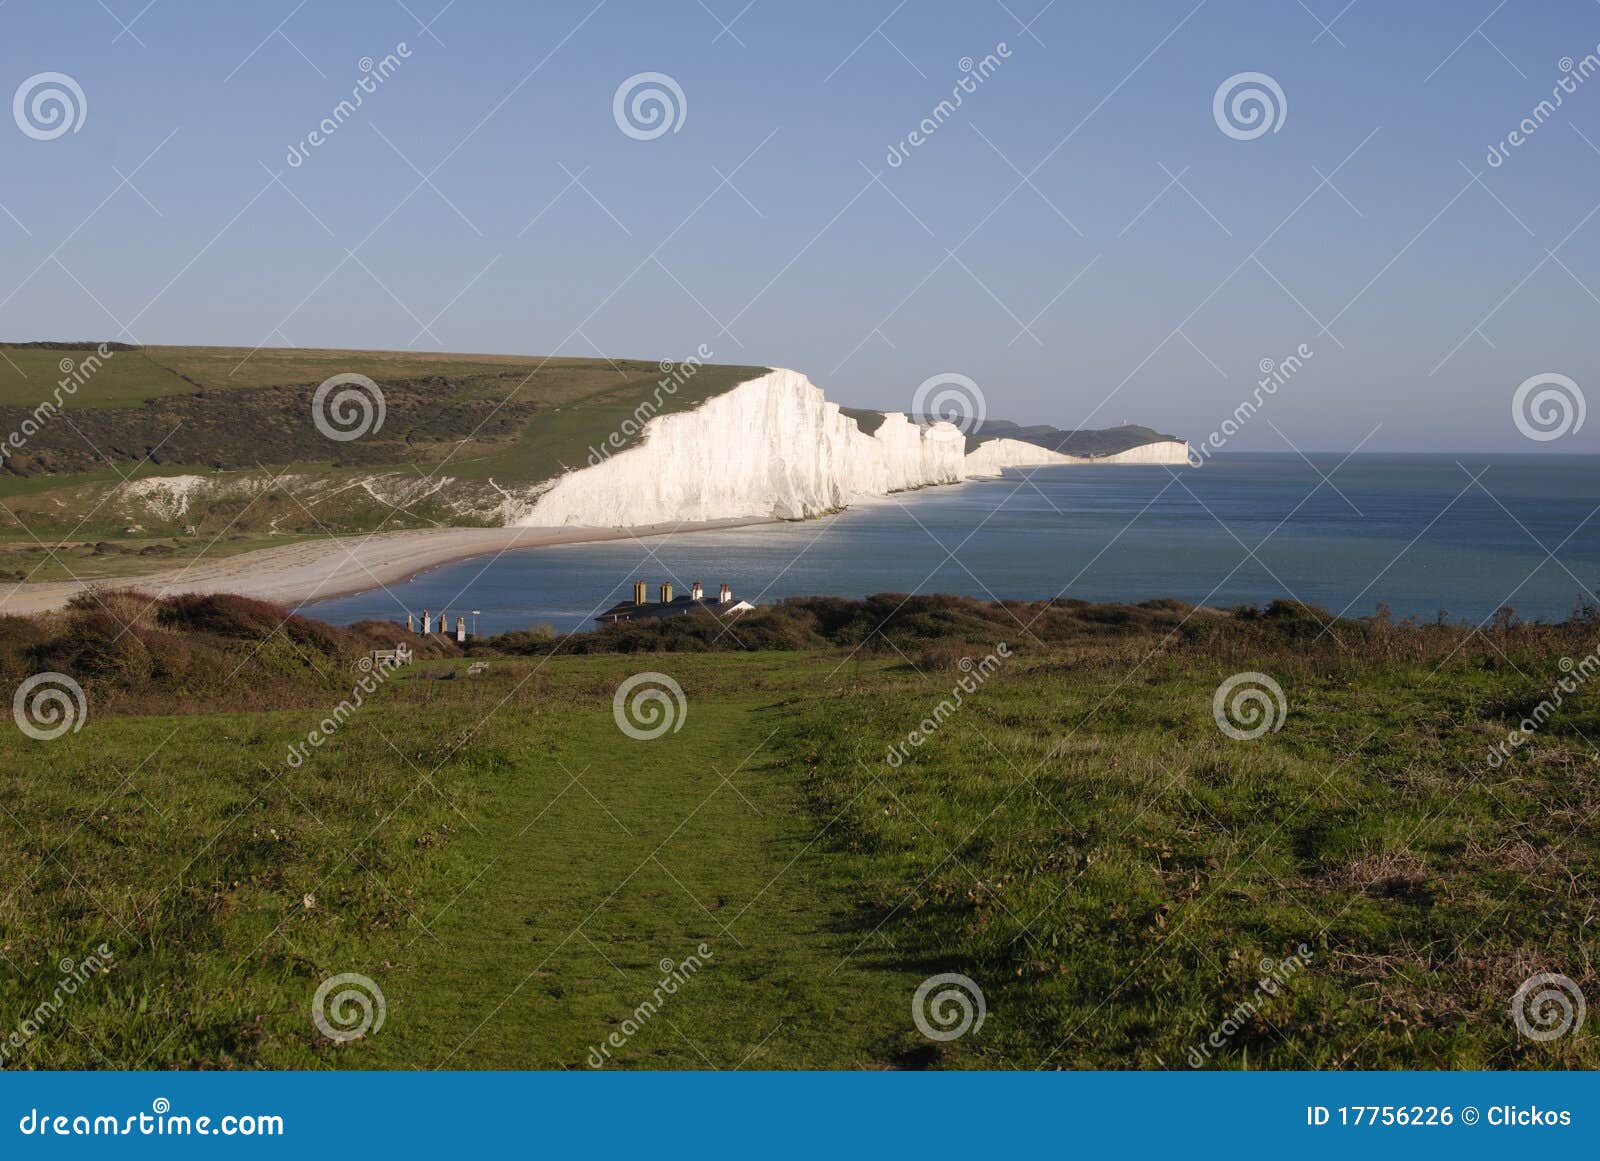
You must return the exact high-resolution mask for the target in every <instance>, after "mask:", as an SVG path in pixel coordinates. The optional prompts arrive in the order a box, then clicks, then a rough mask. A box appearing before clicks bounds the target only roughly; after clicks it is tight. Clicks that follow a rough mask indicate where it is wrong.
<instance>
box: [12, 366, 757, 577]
mask: <svg viewBox="0 0 1600 1161" xmlns="http://www.w3.org/2000/svg"><path fill="white" fill-rule="evenodd" d="M72 368H76V369H77V372H78V373H77V374H76V376H75V377H74V376H73V375H72V370H71V369H72ZM86 369H92V370H86ZM764 371H765V368H763V367H749V366H724V365H713V364H707V365H704V366H700V367H696V368H693V369H692V373H689V371H688V370H685V369H683V368H681V367H680V368H679V369H677V371H676V373H674V369H673V368H672V367H671V365H663V364H661V363H657V362H653V361H643V360H637V359H626V360H615V359H573V358H543V357H535V356H509V355H449V354H445V355H438V354H419V353H415V352H404V351H339V350H311V349H281V348H262V349H260V350H256V351H251V350H248V349H245V348H235V347H139V348H117V349H115V350H112V351H111V352H110V353H109V354H107V355H105V356H103V357H101V356H97V355H96V353H95V350H94V348H93V347H92V346H90V345H87V344H79V345H73V344H64V345H47V346H40V345H24V344H0V554H5V555H3V556H0V574H3V575H5V576H6V577H8V578H9V577H11V576H12V574H20V575H22V576H26V577H29V578H31V579H34V580H57V579H63V578H65V577H68V576H75V577H78V578H80V579H97V578H101V577H119V576H129V575H134V574H136V573H138V572H140V571H146V570H148V569H150V568H155V567H160V566H161V565H162V564H163V563H164V562H163V561H160V560H149V559H148V557H149V556H156V555H165V554H164V553H160V552H159V551H158V552H153V553H148V554H146V556H145V557H140V556H139V555H138V553H139V552H140V551H141V550H143V549H145V548H149V547H150V543H151V541H152V540H156V541H162V542H168V541H171V540H172V539H173V538H182V537H185V536H197V537H199V539H200V540H201V541H202V542H205V541H209V540H210V539H212V538H213V537H217V536H221V537H223V538H224V539H227V538H231V537H234V536H240V537H244V538H246V539H249V540H257V541H259V540H261V539H264V538H272V537H280V536H295V535H304V536H312V535H329V534H335V533H356V532H368V531H374V530H378V529H383V530H391V529H400V528H417V527H430V526H435V525H474V524H485V523H495V522H498V520H499V517H498V515H497V512H498V506H499V505H500V503H501V501H502V500H503V498H504V495H505V492H504V491H503V490H504V489H518V488H526V487H527V486H529V485H533V484H537V483H539V482H542V481H544V480H548V479H551V478H553V477H555V476H557V475H559V474H561V473H562V472H563V471H565V470H567V469H568V468H577V467H583V466H585V465H586V464H587V462H588V459H589V455H590V449H591V448H592V447H600V446H603V445H605V444H606V441H607V439H608V437H610V436H611V435H612V433H614V432H617V431H619V430H622V431H623V432H624V433H626V434H627V438H626V439H624V440H623V441H622V442H621V445H620V446H627V445H628V444H630V443H632V442H634V441H636V439H637V438H638V435H637V430H636V428H637V426H638V421H637V419H636V413H637V412H638V409H639V408H640V405H641V404H648V407H649V410H648V411H647V412H645V413H643V414H644V418H649V417H650V416H652V415H656V414H670V413H672V412H675V411H681V410H684V409H687V408H691V407H694V406H696V405H698V404H699V403H701V402H703V401H704V400H705V399H707V398H710V397H711V396H713V395H717V394H720V393H722V392H724V391H727V390H728V389H730V388H731V387H733V386H735V385H736V384H738V383H740V382H742V381H744V380H746V379H750V378H754V377H755V376H757V375H760V374H761V373H763V372H764ZM343 373H357V374H362V375H365V376H367V377H368V378H370V379H372V380H373V381H374V382H375V383H376V384H377V387H378V389H379V391H380V392H381V393H382V396H383V402H384V419H383V423H382V425H381V426H377V427H374V428H372V429H371V430H369V431H367V432H366V434H364V435H362V436H361V437H360V438H358V439H353V440H348V441H335V440H332V439H330V438H328V436H327V435H326V433H325V432H324V431H323V430H321V429H320V428H319V427H318V425H317V423H316V422H315V418H314V408H313V398H314V395H315V392H316V390H317V388H318V387H319V386H320V385H321V383H322V382H323V381H324V380H326V379H328V378H329V377H331V376H334V375H338V374H343ZM63 380H67V381H68V382H69V384H70V385H69V386H68V387H67V388H66V389H65V390H63V389H62V388H61V386H60V385H61V383H62V382H63ZM663 384H666V385H667V386H666V387H665V389H664V388H663ZM58 403H59V412H56V411H50V410H47V411H45V412H39V411H38V409H39V408H40V406H41V405H42V404H48V405H49V406H50V407H52V408H53V407H55V406H56V404H58ZM41 416H42V418H41ZM625 420H626V421H630V426H628V427H624V426H623V425H624V421H625ZM11 434H20V435H22V436H25V437H26V438H25V439H22V440H21V442H20V446H14V445H12V444H10V443H9V442H7V441H8V437H9V436H10V435H11ZM612 450H615V447H613V448H612ZM164 477H167V478H173V477H176V478H178V479H179V481H180V483H179V485H178V486H179V488H180V490H181V492H182V494H183V496H184V499H183V501H182V502H181V503H180V502H177V501H174V500H171V499H170V498H169V497H168V494H167V493H166V492H163V491H160V490H158V491H156V492H154V493H151V492H148V491H145V490H142V488H143V486H144V484H148V483H149V482H151V481H155V482H159V481H160V480H161V479H162V478H164ZM141 481H142V482H144V484H141V483H140V482H141ZM152 496H153V498H152ZM190 529H193V532H192V533H191V532H190ZM97 546H99V547H98V550H97ZM165 546H166V547H171V548H174V549H176V550H178V551H180V552H181V551H182V550H183V549H184V547H185V544H184V542H183V541H182V540H181V539H180V540H179V541H178V542H177V543H175V544H173V543H167V544H165ZM58 549H59V551H58ZM8 550H9V551H8ZM30 555H31V556H32V557H33V559H29V557H30Z"/></svg>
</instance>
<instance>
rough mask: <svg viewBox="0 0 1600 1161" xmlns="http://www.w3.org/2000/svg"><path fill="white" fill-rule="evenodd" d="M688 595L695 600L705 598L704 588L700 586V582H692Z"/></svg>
mask: <svg viewBox="0 0 1600 1161" xmlns="http://www.w3.org/2000/svg"><path fill="white" fill-rule="evenodd" d="M689 595H690V596H692V597H693V598H694V599H695V600H697V601H699V600H703V599H704V598H705V595H706V594H705V590H704V589H702V588H701V587H700V582H699V581H695V582H694V588H693V589H692V590H690V593H689Z"/></svg>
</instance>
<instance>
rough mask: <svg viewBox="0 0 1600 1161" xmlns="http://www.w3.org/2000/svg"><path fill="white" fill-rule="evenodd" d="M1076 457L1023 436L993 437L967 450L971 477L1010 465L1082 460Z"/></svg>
mask: <svg viewBox="0 0 1600 1161" xmlns="http://www.w3.org/2000/svg"><path fill="white" fill-rule="evenodd" d="M1081 462H1083V461H1081V460H1080V459H1078V457H1076V456H1067V455H1062V454H1061V453H1060V452H1053V451H1051V450H1050V449H1049V448H1044V447H1040V446H1039V445H1038V444H1034V443H1027V442H1025V441H1024V440H1020V439H991V440H987V441H985V442H984V443H980V444H979V445H978V446H977V447H976V448H975V449H974V450H972V451H970V452H968V453H967V462H966V472H967V475H968V476H972V477H975V478H977V477H985V476H998V475H1000V474H1001V473H1002V472H1003V471H1004V470H1005V469H1006V468H1034V467H1041V466H1043V465H1045V464H1076V463H1081Z"/></svg>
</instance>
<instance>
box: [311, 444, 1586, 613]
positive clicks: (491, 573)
mask: <svg viewBox="0 0 1600 1161" xmlns="http://www.w3.org/2000/svg"><path fill="white" fill-rule="evenodd" d="M1597 516H1600V456H1563V455H1355V456H1348V457H1346V456H1340V455H1315V454H1313V455H1309V456H1305V457H1301V456H1299V455H1293V454H1285V455H1269V454H1262V455H1246V454H1235V455H1225V456H1224V455H1219V456H1217V457H1216V458H1214V459H1213V460H1211V461H1209V462H1207V463H1206V464H1205V465H1203V466H1201V467H1188V466H1183V467H1160V466H1155V467H1143V466H1105V467H1092V466H1091V467H1084V466H1078V467H1072V466H1058V467H1044V468H1037V469H1017V470H1013V471H1011V472H1008V473H1007V474H1006V475H1005V476H1004V477H1003V478H1000V479H995V480H981V481H972V482H969V483H966V484H963V485H959V486H951V487H936V488H925V489H922V490H919V491H915V492H906V493H900V494H897V495H894V496H890V497H888V498H885V499H879V500H873V501H869V502H865V503H860V504H857V505H854V506H852V507H851V508H849V509H848V510H845V511H843V512H839V513H836V514H832V515H828V516H823V517H820V518H817V519H813V520H804V521H793V522H785V523H778V524H765V525H754V526H749V527H744V528H731V529H722V530H717V531H699V532H680V533H675V534H671V535H664V536H654V537H649V538H644V539H631V540H616V541H608V542H602V543H596V544H572V545H561V546H557V547H549V548H531V549H520V550H516V551H512V552H506V553H503V554H502V555H499V556H482V557H477V558H473V559H468V560H462V561H457V562H454V563H451V564H448V565H443V566H441V567H438V568H434V569H431V570H429V571H427V572H424V573H421V574H419V575H417V576H415V577H412V578H411V579H409V580H407V581H404V582H400V583H394V584H390V585H388V586H386V587H384V588H379V589H373V590H371V591H368V592H365V593H361V594H358V595H355V596H346V597H340V598H337V599H334V600H327V601H318V602H314V603H308V604H306V605H303V606H302V607H301V610H300V611H302V612H304V613H306V614H308V615H311V616H315V617H319V618H322V619H325V620H329V621H332V622H335V623H339V624H348V623H350V622H353V621H358V620H365V619H370V618H377V619H386V620H387V619H395V620H401V621H403V620H404V619H405V614H406V613H407V612H408V611H409V612H414V613H417V614H419V615H420V613H421V611H422V610H423V609H424V608H427V609H430V610H432V611H434V612H435V613H437V612H438V611H439V610H441V609H448V610H449V611H450V613H451V616H452V620H453V618H454V617H455V615H457V614H460V615H464V616H466V617H467V618H468V620H469V622H471V623H472V624H474V625H475V626H476V630H477V631H478V632H480V633H484V634H490V633H499V632H503V631H506V630H512V629H526V628H532V627H534V626H539V625H544V626H548V627H550V628H551V629H553V630H555V631H557V632H563V633H564V632H567V631H570V630H573V629H578V628H583V627H586V626H592V625H593V617H594V615H595V614H596V613H597V612H599V611H601V610H603V609H605V608H608V607H609V606H611V605H612V604H614V603H616V602H617V601H619V600H623V599H631V597H632V593H633V583H634V581H635V580H643V581H645V582H647V583H648V585H649V591H650V593H651V599H655V594H656V592H657V587H658V585H659V584H660V583H661V582H662V581H670V582H671V583H672V585H673V588H674V591H675V593H678V594H681V593H684V592H687V591H688V589H689V586H690V585H691V584H692V583H693V582H695V581H700V582H702V583H703V584H704V585H705V588H706V591H707V592H708V593H715V592H716V591H717V589H718V586H719V585H721V584H723V583H727V584H729V585H730V586H731V587H732V589H733V594H734V596H735V597H737V598H742V599H744V600H748V601H750V602H752V603H754V604H765V603H769V602H773V601H778V600H781V599H782V598H784V597H793V596H810V595H819V594H825V595H832V596H846V597H861V596H866V595H868V594H871V593H882V592H894V593H962V594H965V595H968V596H973V597H981V598H1007V599H1020V600H1042V599H1045V598H1049V597H1076V598H1081V599H1083V600H1089V601H1129V602H1135V601H1144V600H1151V599H1154V598H1158V597H1176V598H1178V599H1180V600H1184V601H1188V602H1191V603H1195V604H1205V605H1216V606H1222V607H1232V606H1237V605H1244V604H1252V605H1262V604H1265V603H1267V602H1269V601H1272V600H1274V599H1278V598H1285V599H1291V600H1299V601H1304V602H1306V603H1309V604H1313V605H1317V606H1320V607H1322V608H1324V609H1326V610H1328V611H1330V612H1332V613H1335V614H1342V615H1347V616H1370V615H1372V614H1374V613H1376V612H1377V611H1378V610H1379V607H1380V605H1385V606H1387V607H1388V609H1389V610H1390V611H1391V613H1392V614H1393V616H1394V617H1396V618H1404V617H1418V618H1421V619H1424V620H1433V619H1435V618H1438V617H1443V618H1445V619H1447V620H1450V621H1466V622H1469V623H1472V624H1477V623H1480V622H1482V621H1485V620H1487V619H1488V618H1490V617H1492V616H1493V615H1494V614H1495V612H1496V610H1498V609H1500V608H1501V607H1502V606H1510V607H1511V608H1513V609H1514V610H1515V611H1516V613H1517V615H1518V616H1519V617H1521V618H1523V619H1525V620H1561V619H1563V618H1566V617H1568V616H1570V615H1571V613H1572V612H1573V610H1574V609H1575V608H1576V607H1577V606H1578V605H1579V603H1580V602H1583V601H1585V600H1588V599H1593V594H1594V593H1595V591H1596V590H1597V589H1600V519H1597Z"/></svg>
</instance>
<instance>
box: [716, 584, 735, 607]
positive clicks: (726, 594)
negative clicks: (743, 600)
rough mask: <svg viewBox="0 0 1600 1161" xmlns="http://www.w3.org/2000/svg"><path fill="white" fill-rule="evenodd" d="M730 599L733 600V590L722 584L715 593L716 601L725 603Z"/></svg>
mask: <svg viewBox="0 0 1600 1161" xmlns="http://www.w3.org/2000/svg"><path fill="white" fill-rule="evenodd" d="M731 600H733V590H732V589H731V588H729V587H728V586H727V585H723V586H722V588H721V590H720V591H719V592H718V593H717V603H718V604H722V605H725V604H727V603H728V602H729V601H731Z"/></svg>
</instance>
